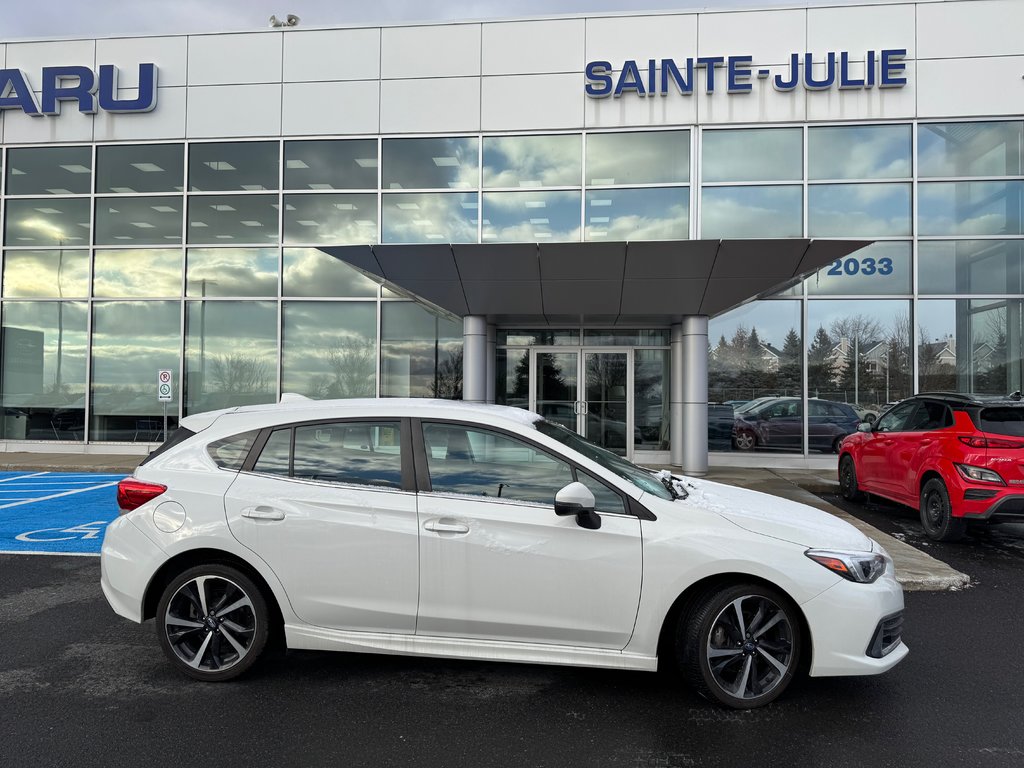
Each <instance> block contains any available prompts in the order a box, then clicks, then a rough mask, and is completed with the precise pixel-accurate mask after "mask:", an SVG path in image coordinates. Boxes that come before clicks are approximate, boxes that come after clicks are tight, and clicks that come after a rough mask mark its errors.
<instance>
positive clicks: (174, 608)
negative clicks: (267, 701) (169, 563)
mask: <svg viewBox="0 0 1024 768" xmlns="http://www.w3.org/2000/svg"><path fill="white" fill-rule="evenodd" d="M269 616H270V612H269V611H268V609H267V602H266V600H265V599H264V597H263V594H262V593H261V592H260V589H259V587H257V586H256V584H255V583H253V581H252V580H251V579H250V578H249V577H248V576H246V575H245V574H244V573H242V572H241V571H240V570H238V569H237V568H233V567H231V566H229V565H223V564H219V563H215V564H210V565H201V566H197V567H195V568H190V569H188V570H187V571H185V572H184V573H182V574H180V575H179V576H178V577H177V578H176V579H174V580H173V581H171V583H170V584H168V585H167V588H166V589H165V590H164V592H163V595H161V597H160V602H159V604H158V606H157V612H156V632H157V637H158V638H159V640H160V647H161V648H163V651H164V653H165V654H166V655H167V658H168V659H170V660H171V663H172V664H174V666H175V667H177V668H178V669H179V670H181V671H182V672H184V673H185V674H186V675H188V676H189V677H193V678H195V679H197V680H205V681H208V682H219V681H222V680H230V679H232V678H235V677H238V676H239V675H241V674H242V673H244V672H245V671H246V670H248V669H249V668H250V667H251V666H252V665H253V664H254V663H256V660H257V659H258V658H259V656H260V654H261V653H262V652H263V649H264V648H265V647H266V644H267V637H268V635H269Z"/></svg>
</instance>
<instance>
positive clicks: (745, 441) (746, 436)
mask: <svg viewBox="0 0 1024 768" xmlns="http://www.w3.org/2000/svg"><path fill="white" fill-rule="evenodd" d="M732 442H733V445H734V446H736V450H737V451H752V450H754V449H755V448H756V447H757V435H755V434H754V433H753V432H751V431H750V430H747V429H741V430H739V431H738V432H737V433H736V436H735V437H734V438H733V439H732Z"/></svg>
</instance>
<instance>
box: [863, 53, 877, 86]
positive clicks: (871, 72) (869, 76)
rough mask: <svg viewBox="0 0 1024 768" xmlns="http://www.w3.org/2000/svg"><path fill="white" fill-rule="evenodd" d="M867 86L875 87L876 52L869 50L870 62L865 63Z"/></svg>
mask: <svg viewBox="0 0 1024 768" xmlns="http://www.w3.org/2000/svg"><path fill="white" fill-rule="evenodd" d="M864 79H865V80H867V82H866V83H865V84H864V87H865V88H874V87H875V52H874V51H868V63H867V64H865V65H864Z"/></svg>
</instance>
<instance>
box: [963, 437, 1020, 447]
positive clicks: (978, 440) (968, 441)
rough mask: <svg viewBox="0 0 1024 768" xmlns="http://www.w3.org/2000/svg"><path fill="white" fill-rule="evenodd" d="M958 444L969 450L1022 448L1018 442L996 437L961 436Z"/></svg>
mask: <svg viewBox="0 0 1024 768" xmlns="http://www.w3.org/2000/svg"><path fill="white" fill-rule="evenodd" d="M960 442H961V443H963V444H964V445H969V446H971V448H1024V442H1022V441H1020V440H1002V439H1000V438H998V437H982V436H981V435H971V436H970V437H963V436H961V437H960Z"/></svg>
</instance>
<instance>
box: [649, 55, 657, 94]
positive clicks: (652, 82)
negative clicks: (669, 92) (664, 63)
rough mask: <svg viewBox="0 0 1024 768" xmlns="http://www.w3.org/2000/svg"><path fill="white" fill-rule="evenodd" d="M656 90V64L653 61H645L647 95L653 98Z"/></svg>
mask: <svg viewBox="0 0 1024 768" xmlns="http://www.w3.org/2000/svg"><path fill="white" fill-rule="evenodd" d="M657 89H658V62H656V61H655V60H654V59H648V61H647V95H648V96H653V95H654V94H655V92H656V91H657Z"/></svg>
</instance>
